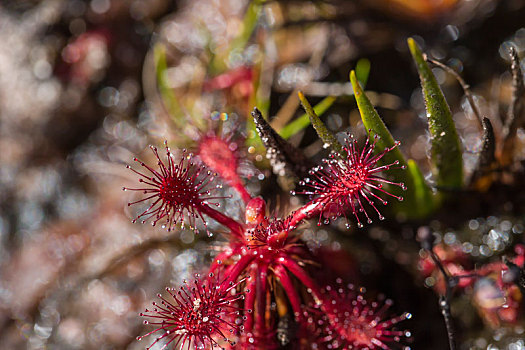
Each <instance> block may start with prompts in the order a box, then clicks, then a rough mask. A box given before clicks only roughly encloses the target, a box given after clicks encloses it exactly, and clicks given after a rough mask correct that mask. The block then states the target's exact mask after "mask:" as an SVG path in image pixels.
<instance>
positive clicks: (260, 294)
mask: <svg viewBox="0 0 525 350" xmlns="http://www.w3.org/2000/svg"><path fill="white" fill-rule="evenodd" d="M267 277H268V265H267V264H264V265H262V266H259V271H258V272H257V293H256V295H257V315H256V318H255V330H256V331H257V332H258V334H259V335H263V334H266V324H265V316H266V290H267V289H268V286H267V284H268V278H267Z"/></svg>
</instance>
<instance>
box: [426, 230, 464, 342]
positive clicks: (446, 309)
mask: <svg viewBox="0 0 525 350" xmlns="http://www.w3.org/2000/svg"><path fill="white" fill-rule="evenodd" d="M418 239H419V241H420V243H421V247H422V248H423V249H424V250H426V251H427V252H428V253H429V255H430V258H431V259H432V261H433V262H434V264H435V265H436V266H437V268H438V269H439V271H440V272H441V274H442V275H443V279H444V281H445V286H446V292H445V295H440V296H439V308H440V309H441V314H442V315H443V319H444V320H445V326H446V328H447V336H448V344H449V347H450V350H456V349H457V347H456V339H455V329H454V320H453V318H452V313H451V312H450V300H451V299H452V293H453V290H454V287H456V285H457V284H458V281H459V278H457V277H455V276H451V275H450V274H449V273H448V271H447V270H446V269H445V267H444V266H443V264H442V263H441V259H440V258H439V256H438V255H437V254H436V253H435V252H434V235H433V234H432V232H431V231H430V229H429V228H428V227H421V228H420V229H419V230H418Z"/></svg>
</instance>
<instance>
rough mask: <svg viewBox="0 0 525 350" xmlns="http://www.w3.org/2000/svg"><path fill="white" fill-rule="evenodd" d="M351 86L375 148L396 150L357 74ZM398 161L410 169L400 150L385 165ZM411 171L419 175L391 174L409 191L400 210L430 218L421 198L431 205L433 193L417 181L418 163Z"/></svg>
mask: <svg viewBox="0 0 525 350" xmlns="http://www.w3.org/2000/svg"><path fill="white" fill-rule="evenodd" d="M350 82H351V83H352V87H353V88H354V96H355V99H356V102H357V107H358V108H359V113H360V114H361V120H362V121H363V124H364V125H365V127H366V128H367V129H368V130H371V133H370V135H369V137H370V138H371V140H372V139H373V135H374V134H375V135H378V136H379V137H380V138H379V140H378V141H377V144H376V147H377V149H378V150H379V151H382V150H384V149H385V148H392V147H394V145H395V141H394V138H393V137H392V134H391V133H390V131H389V130H388V128H387V127H386V125H385V123H384V122H383V120H382V119H381V117H380V116H379V114H378V113H377V111H376V110H375V108H374V106H373V105H372V103H371V102H370V100H369V99H368V97H367V96H366V94H365V93H364V92H363V89H362V88H361V86H360V85H359V82H358V81H357V76H356V73H355V72H354V71H351V72H350ZM396 160H397V161H399V164H400V165H402V166H404V167H406V166H407V165H408V164H407V161H406V160H405V157H404V155H403V153H402V152H401V150H400V149H399V148H397V147H396V148H394V149H393V150H392V151H390V152H388V153H387V154H385V156H384V163H385V164H391V163H394V162H395V161H396ZM412 167H415V168H416V170H417V172H416V173H414V172H413V171H406V170H403V169H391V170H390V174H392V176H393V178H394V180H395V181H396V182H403V183H405V185H406V187H407V191H406V194H405V195H404V197H405V201H404V203H403V205H401V206H400V207H401V208H400V210H403V211H404V212H405V213H406V215H407V216H408V217H420V216H423V215H426V214H428V212H427V211H424V213H423V214H421V215H420V214H419V213H420V208H419V206H420V205H421V204H420V203H419V201H418V196H424V197H426V198H430V203H432V191H431V189H430V188H429V187H428V185H427V183H426V182H425V180H424V178H423V177H422V176H420V177H419V178H417V179H416V178H414V176H418V174H421V172H420V171H419V169H418V168H417V165H416V164H415V163H413V164H412ZM392 191H393V192H395V193H396V194H397V195H402V193H401V190H400V189H399V188H397V187H395V188H392ZM418 191H419V192H421V194H418ZM431 208H432V207H431Z"/></svg>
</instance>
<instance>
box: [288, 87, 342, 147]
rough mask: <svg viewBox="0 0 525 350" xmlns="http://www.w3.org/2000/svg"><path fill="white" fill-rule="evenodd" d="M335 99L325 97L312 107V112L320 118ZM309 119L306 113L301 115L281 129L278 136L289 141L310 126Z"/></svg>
mask: <svg viewBox="0 0 525 350" xmlns="http://www.w3.org/2000/svg"><path fill="white" fill-rule="evenodd" d="M335 100H336V98H335V97H333V96H328V97H325V98H324V99H323V100H322V101H321V102H319V103H318V104H317V105H315V106H314V112H315V114H317V115H318V116H321V115H323V114H324V112H326V111H327V110H328V108H330V107H331V106H332V105H333V104H334V102H335ZM310 123H311V122H310V117H309V116H308V113H305V114H303V115H302V116H300V117H299V118H297V119H295V120H294V121H292V122H290V123H288V124H287V125H286V126H285V127H284V128H282V129H281V131H280V132H279V135H281V137H282V138H284V139H289V138H290V137H292V136H293V135H295V134H297V133H298V132H299V131H301V130H303V129H305V128H306V127H308V125H310Z"/></svg>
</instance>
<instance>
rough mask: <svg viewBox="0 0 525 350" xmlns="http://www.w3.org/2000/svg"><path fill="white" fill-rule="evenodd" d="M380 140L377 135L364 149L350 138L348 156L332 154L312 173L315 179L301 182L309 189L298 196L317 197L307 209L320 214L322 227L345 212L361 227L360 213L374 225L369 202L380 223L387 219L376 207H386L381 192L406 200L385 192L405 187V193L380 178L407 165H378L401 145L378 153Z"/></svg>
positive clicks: (402, 185)
mask: <svg viewBox="0 0 525 350" xmlns="http://www.w3.org/2000/svg"><path fill="white" fill-rule="evenodd" d="M378 139H379V137H378V136H377V135H376V136H375V137H374V142H373V143H370V142H369V141H368V138H367V140H366V144H365V146H364V147H363V149H362V150H360V149H359V146H358V144H357V140H355V139H352V138H351V137H350V138H347V139H346V144H345V146H344V147H343V148H344V150H345V151H346V152H347V154H348V156H347V157H343V156H342V155H339V154H332V155H331V156H330V158H329V159H324V160H323V163H324V165H321V166H317V167H315V168H313V169H312V170H310V172H309V174H310V175H311V176H312V177H311V178H310V177H307V178H305V179H304V180H303V181H301V182H299V185H300V186H304V187H305V188H306V190H305V191H302V192H297V193H299V194H307V195H310V196H312V197H314V198H313V200H312V201H311V202H310V203H309V204H308V205H307V208H308V211H310V212H311V213H319V224H321V222H322V221H323V222H325V223H328V222H329V220H330V219H335V218H336V217H339V216H341V215H344V214H345V212H347V211H351V212H352V214H353V215H354V216H355V218H356V219H357V226H358V227H363V224H362V223H361V220H360V219H359V215H358V214H359V213H363V214H364V215H365V217H366V221H367V223H372V219H371V218H370V216H369V215H368V213H367V211H366V210H365V206H364V203H368V205H370V206H371V207H372V208H373V209H374V210H375V211H376V212H377V215H378V216H379V219H380V220H383V219H384V216H383V215H381V213H380V211H379V209H378V208H377V206H376V202H377V201H379V202H380V203H382V204H383V205H386V204H387V201H386V200H385V199H383V198H381V197H379V195H378V193H384V194H386V195H388V196H390V197H393V198H396V199H397V200H399V201H402V200H403V197H401V196H396V195H394V194H392V193H390V192H388V191H386V190H385V189H383V185H384V184H390V185H394V186H398V187H401V188H402V189H403V190H405V189H406V188H405V185H404V184H403V183H397V182H393V181H390V180H388V179H386V178H384V177H381V176H379V174H380V173H381V172H383V171H386V170H389V169H393V168H402V169H404V166H398V164H399V161H395V162H393V163H391V164H386V165H378V162H379V161H380V160H381V159H382V158H383V157H384V156H385V154H387V153H388V152H390V151H391V150H392V149H394V148H395V147H397V146H398V145H399V142H396V143H395V145H394V146H393V147H390V148H385V149H384V150H383V151H382V152H380V153H378V154H374V149H375V147H376V143H377V141H378ZM306 216H310V215H306ZM347 226H348V224H347Z"/></svg>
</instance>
